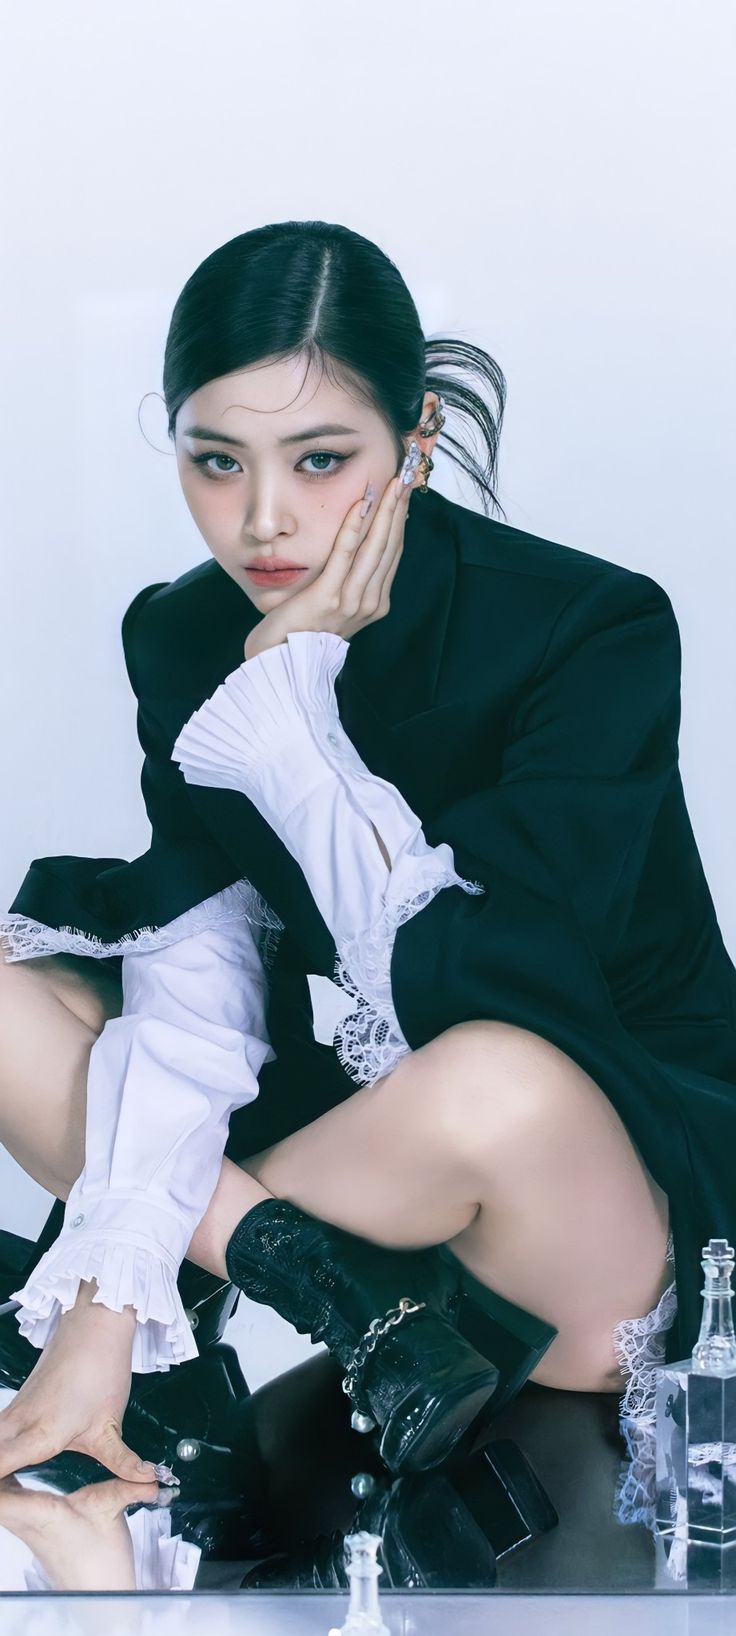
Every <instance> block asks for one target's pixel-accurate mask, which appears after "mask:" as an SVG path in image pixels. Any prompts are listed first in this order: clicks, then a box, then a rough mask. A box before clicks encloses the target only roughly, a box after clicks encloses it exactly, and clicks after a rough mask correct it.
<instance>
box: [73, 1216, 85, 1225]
mask: <svg viewBox="0 0 736 1636" xmlns="http://www.w3.org/2000/svg"><path fill="white" fill-rule="evenodd" d="M83 1221H84V1216H75V1217H74V1220H73V1222H72V1227H81V1225H82V1222H83Z"/></svg>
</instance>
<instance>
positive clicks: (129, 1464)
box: [84, 1420, 156, 1483]
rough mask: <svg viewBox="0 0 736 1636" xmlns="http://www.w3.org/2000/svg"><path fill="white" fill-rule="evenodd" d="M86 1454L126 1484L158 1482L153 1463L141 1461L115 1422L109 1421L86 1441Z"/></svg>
mask: <svg viewBox="0 0 736 1636" xmlns="http://www.w3.org/2000/svg"><path fill="white" fill-rule="evenodd" d="M84 1452H85V1453H86V1454H91V1455H92V1456H93V1458H94V1459H95V1460H99V1461H100V1464H101V1465H103V1466H106V1467H107V1470H108V1471H111V1472H112V1474H113V1476H114V1477H122V1479H123V1481H124V1482H126V1483H150V1482H155V1481H156V1472H155V1469H154V1465H153V1462H152V1461H151V1460H141V1459H139V1457H138V1455H137V1454H136V1453H135V1451H134V1450H133V1449H131V1448H128V1445H127V1443H124V1442H123V1439H122V1437H121V1436H120V1428H119V1426H117V1425H116V1423H115V1421H114V1420H109V1421H108V1422H107V1424H106V1425H105V1426H104V1427H103V1428H102V1430H101V1431H100V1432H98V1433H97V1434H96V1436H94V1437H92V1438H89V1439H88V1440H86V1442H85V1450H84Z"/></svg>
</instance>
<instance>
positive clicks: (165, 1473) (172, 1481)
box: [153, 1461, 180, 1488]
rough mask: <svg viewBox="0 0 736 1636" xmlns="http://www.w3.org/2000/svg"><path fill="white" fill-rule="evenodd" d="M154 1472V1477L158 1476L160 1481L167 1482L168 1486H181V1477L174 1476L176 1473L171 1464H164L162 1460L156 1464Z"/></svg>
mask: <svg viewBox="0 0 736 1636" xmlns="http://www.w3.org/2000/svg"><path fill="white" fill-rule="evenodd" d="M153 1474H154V1477H156V1478H157V1480H158V1482H160V1483H165V1484H166V1486H167V1487H170V1488H179V1487H180V1483H179V1478H178V1477H175V1476H174V1473H173V1471H172V1470H171V1467H170V1466H165V1465H164V1464H163V1461H160V1462H159V1464H158V1465H157V1466H154V1468H153Z"/></svg>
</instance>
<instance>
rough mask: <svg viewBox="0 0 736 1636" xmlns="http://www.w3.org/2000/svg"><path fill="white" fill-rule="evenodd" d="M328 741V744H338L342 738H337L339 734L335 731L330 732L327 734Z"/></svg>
mask: <svg viewBox="0 0 736 1636" xmlns="http://www.w3.org/2000/svg"><path fill="white" fill-rule="evenodd" d="M327 742H328V744H335V745H337V744H339V742H340V740H339V739H338V738H337V735H336V734H335V733H328V734H327Z"/></svg>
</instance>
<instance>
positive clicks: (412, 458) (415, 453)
mask: <svg viewBox="0 0 736 1636" xmlns="http://www.w3.org/2000/svg"><path fill="white" fill-rule="evenodd" d="M421 458H422V451H421V449H420V447H419V444H418V443H417V442H415V440H414V438H412V440H411V443H410V444H409V453H408V455H407V456H406V459H405V461H404V464H403V466H402V468H401V471H400V472H399V475H398V477H397V479H396V493H397V494H401V493H402V491H403V489H404V488H408V487H409V484H410V483H413V482H414V478H415V476H416V471H417V466H418V465H419V462H420V460H421Z"/></svg>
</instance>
